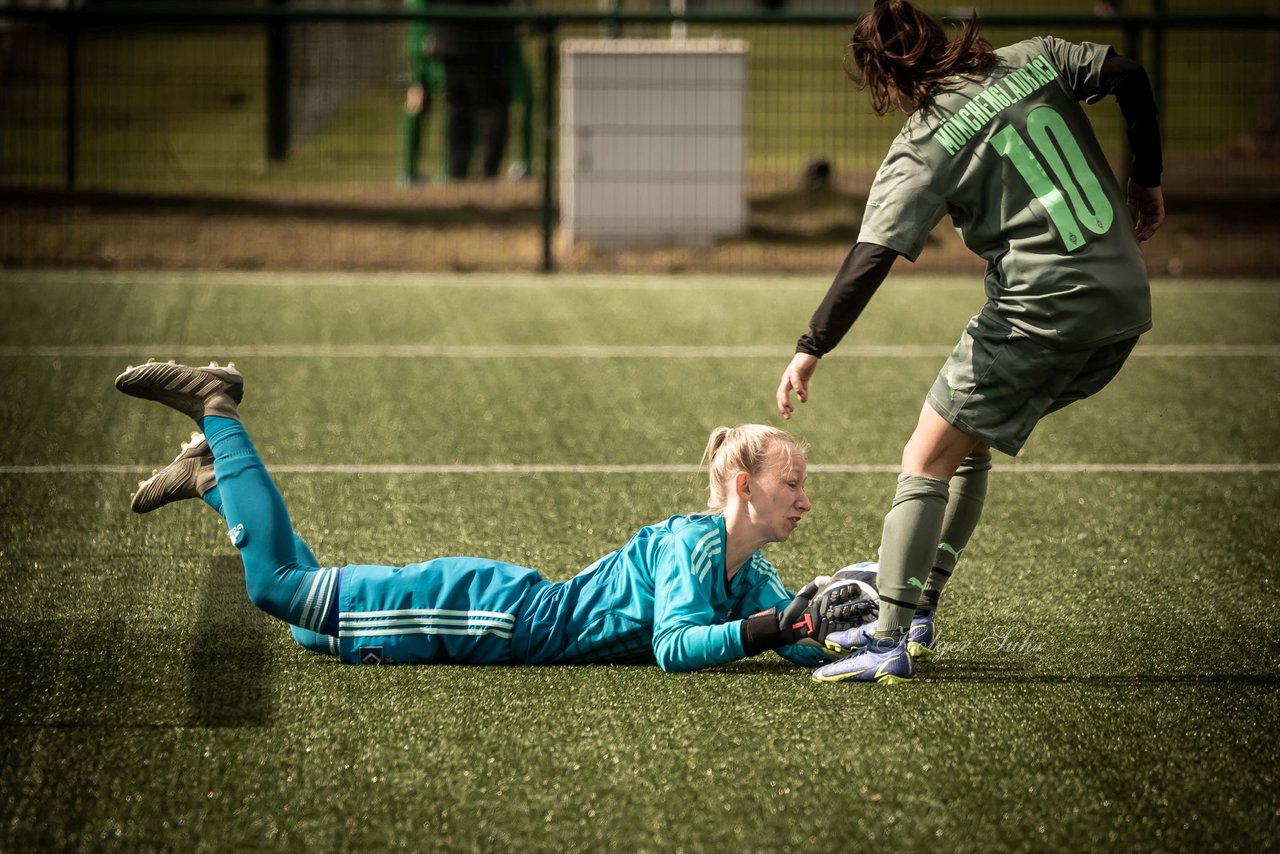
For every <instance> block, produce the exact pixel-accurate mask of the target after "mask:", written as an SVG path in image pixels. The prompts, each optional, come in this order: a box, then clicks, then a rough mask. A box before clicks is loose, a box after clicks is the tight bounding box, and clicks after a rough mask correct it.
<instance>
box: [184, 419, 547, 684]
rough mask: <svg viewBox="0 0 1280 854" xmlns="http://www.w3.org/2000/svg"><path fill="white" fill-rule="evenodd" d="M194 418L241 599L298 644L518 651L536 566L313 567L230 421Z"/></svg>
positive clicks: (382, 654) (454, 658)
mask: <svg viewBox="0 0 1280 854" xmlns="http://www.w3.org/2000/svg"><path fill="white" fill-rule="evenodd" d="M201 427H202V429H204V431H205V437H206V438H207V439H208V442H209V448H210V450H211V451H212V452H213V459H214V463H213V470H214V474H215V475H216V479H217V485H216V486H215V487H214V488H213V489H211V490H209V492H207V493H206V494H205V495H204V499H205V502H206V503H208V504H209V505H210V506H211V507H213V508H214V509H215V510H217V511H218V512H219V513H220V514H221V515H222V517H223V518H224V519H225V520H226V524H227V529H228V534H229V536H230V538H231V542H232V544H233V545H234V546H235V547H236V548H237V549H238V550H239V552H240V558H241V561H242V562H243V564H244V572H245V587H246V590H247V592H248V594H249V600H250V601H251V602H252V603H253V604H254V605H256V606H258V607H259V608H261V609H262V610H264V611H266V612H267V613H268V614H270V615H271V616H273V617H276V618H278V619H280V620H283V621H284V622H286V623H289V624H290V625H291V626H292V627H293V636H294V638H295V639H296V640H297V641H298V643H300V644H301V645H302V646H304V647H306V648H307V649H311V650H314V651H316V652H323V653H329V654H336V655H338V656H339V657H340V658H341V659H342V660H343V661H344V662H346V663H350V664H358V663H366V664H368V663H397V664H400V663H403V664H427V663H437V662H439V663H445V662H453V663H460V664H517V663H524V662H526V661H527V660H528V658H529V657H530V652H529V650H530V644H531V639H530V637H529V633H528V631H526V630H524V627H522V626H519V625H518V623H519V622H520V620H519V615H520V614H521V612H522V611H523V610H524V608H525V605H526V604H528V603H529V602H530V601H532V600H535V599H538V598H539V597H540V596H541V595H542V594H545V593H546V592H547V590H548V588H549V587H550V586H553V585H551V582H548V581H546V580H545V579H544V578H543V577H542V576H541V575H540V574H539V573H538V572H536V571H535V570H532V569H529V568H527V567H522V566H515V565H513V564H507V563H503V562H501V561H494V560H488V559H484V558H466V557H446V558H437V559H435V560H431V561H427V562H425V563H417V564H411V565H409V566H403V567H392V566H376V565H361V566H356V565H352V566H344V567H322V566H320V564H319V562H318V561H317V560H316V557H315V555H314V554H313V553H312V551H311V549H310V548H309V547H308V546H307V544H306V543H305V542H304V541H303V540H302V538H301V537H299V536H298V535H297V534H296V533H295V532H294V530H293V524H292V521H291V520H290V518H289V513H288V510H287V509H286V508H285V504H284V499H283V498H282V497H281V496H280V492H279V490H278V489H277V488H276V485H275V483H274V481H272V479H271V476H270V474H268V473H267V469H266V466H265V465H264V464H263V462H262V459H261V458H260V457H259V456H258V453H257V451H256V449H255V448H254V447H253V443H252V442H251V441H250V439H249V434H248V433H247V432H246V431H245V429H244V427H243V426H242V425H241V424H240V422H238V421H234V420H232V419H229V418H219V417H206V418H204V419H202V420H201Z"/></svg>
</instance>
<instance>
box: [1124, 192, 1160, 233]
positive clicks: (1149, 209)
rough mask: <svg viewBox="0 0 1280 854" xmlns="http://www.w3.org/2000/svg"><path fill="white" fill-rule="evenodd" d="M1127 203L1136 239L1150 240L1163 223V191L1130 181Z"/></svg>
mask: <svg viewBox="0 0 1280 854" xmlns="http://www.w3.org/2000/svg"><path fill="white" fill-rule="evenodd" d="M1127 203H1128V206H1129V216H1131V217H1133V220H1134V223H1135V225H1134V228H1133V230H1134V233H1135V234H1137V235H1138V241H1139V242H1141V241H1143V240H1150V239H1151V236H1152V235H1153V234H1155V233H1156V230H1157V229H1158V228H1160V226H1161V225H1163V224H1164V192H1163V191H1161V189H1160V188H1159V187H1144V186H1142V185H1141V184H1135V183H1134V182H1133V181H1130V182H1129V191H1128V198H1127Z"/></svg>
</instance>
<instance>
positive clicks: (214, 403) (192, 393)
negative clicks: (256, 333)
mask: <svg viewBox="0 0 1280 854" xmlns="http://www.w3.org/2000/svg"><path fill="white" fill-rule="evenodd" d="M116 388H118V389H120V391H122V392H124V393H125V394H128V395H132V396H133V397H140V398H142V399H144V400H154V401H156V402H157V403H163V404H164V405H165V406H168V407H171V408H173V409H176V410H178V411H179V412H181V413H182V414H183V415H186V416H188V417H190V418H194V419H199V418H201V417H202V416H205V415H221V416H223V417H225V418H235V419H237V420H238V419H239V417H240V416H239V414H238V413H237V411H236V404H238V403H240V401H241V400H242V399H243V398H244V377H243V376H241V375H240V372H239V371H238V370H236V366H235V362H229V363H228V364H227V366H226V367H225V368H224V367H222V366H221V365H219V364H218V363H217V362H213V363H212V364H210V365H208V366H207V367H204V368H193V367H189V366H187V365H179V364H178V363H177V362H176V361H174V360H172V359H170V360H169V361H168V362H157V361H155V360H154V359H153V360H149V361H148V362H147V363H146V364H145V365H138V366H137V367H134V366H132V365H130V366H129V367H128V368H126V369H125V371H124V373H122V374H120V376H118V377H116Z"/></svg>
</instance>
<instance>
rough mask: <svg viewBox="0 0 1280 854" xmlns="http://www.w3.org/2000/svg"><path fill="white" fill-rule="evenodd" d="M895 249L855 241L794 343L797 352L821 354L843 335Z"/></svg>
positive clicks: (886, 269)
mask: <svg viewBox="0 0 1280 854" xmlns="http://www.w3.org/2000/svg"><path fill="white" fill-rule="evenodd" d="M897 258H898V253H897V252H894V251H893V250H892V249H889V248H888V247H885V246H880V245H879V244H876V243H856V244H854V247H853V248H852V249H850V250H849V254H848V255H846V256H845V259H844V263H843V264H841V265H840V270H839V272H837V273H836V277H835V279H834V280H833V281H832V282H831V287H830V288H829V289H828V290H827V295H826V296H825V297H824V298H823V300H822V304H821V305H819V306H818V310H817V311H815V312H814V313H813V319H811V320H810V321H809V331H808V332H806V333H805V334H804V335H802V336H800V340H799V342H797V343H796V352H797V353H809V354H810V355H813V356H817V357H818V358H822V356H824V355H826V354H827V353H830V352H831V351H832V349H834V348H835V346H836V345H837V344H839V343H840V339H841V338H843V337H844V336H845V333H846V332H848V331H849V328H850V327H851V326H853V322H854V321H855V320H857V319H858V315H860V314H862V310H863V309H864V308H866V307H867V303H868V302H870V301H871V297H872V296H873V295H874V294H875V292H876V289H877V288H879V287H880V285H881V283H883V282H884V280H885V277H886V276H888V275H889V269H890V268H891V267H893V262H894V261H896V260H897Z"/></svg>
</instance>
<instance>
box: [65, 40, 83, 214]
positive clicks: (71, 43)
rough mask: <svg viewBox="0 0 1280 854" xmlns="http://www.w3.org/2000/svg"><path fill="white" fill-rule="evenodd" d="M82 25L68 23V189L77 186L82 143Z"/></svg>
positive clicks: (66, 153) (66, 128)
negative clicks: (77, 167) (80, 56)
mask: <svg viewBox="0 0 1280 854" xmlns="http://www.w3.org/2000/svg"><path fill="white" fill-rule="evenodd" d="M79 42H80V26H79V25H78V24H77V23H76V22H75V20H74V19H72V20H71V22H70V23H68V24H67V66H66V76H67V80H66V84H67V91H66V101H67V102H66V109H67V115H66V122H65V125H64V133H65V135H66V138H65V139H64V140H63V154H62V156H63V181H64V183H65V185H66V189H67V190H74V189H75V188H76V178H77V175H76V162H77V160H79V157H80V154H79V143H80V65H79V54H80V49H79Z"/></svg>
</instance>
